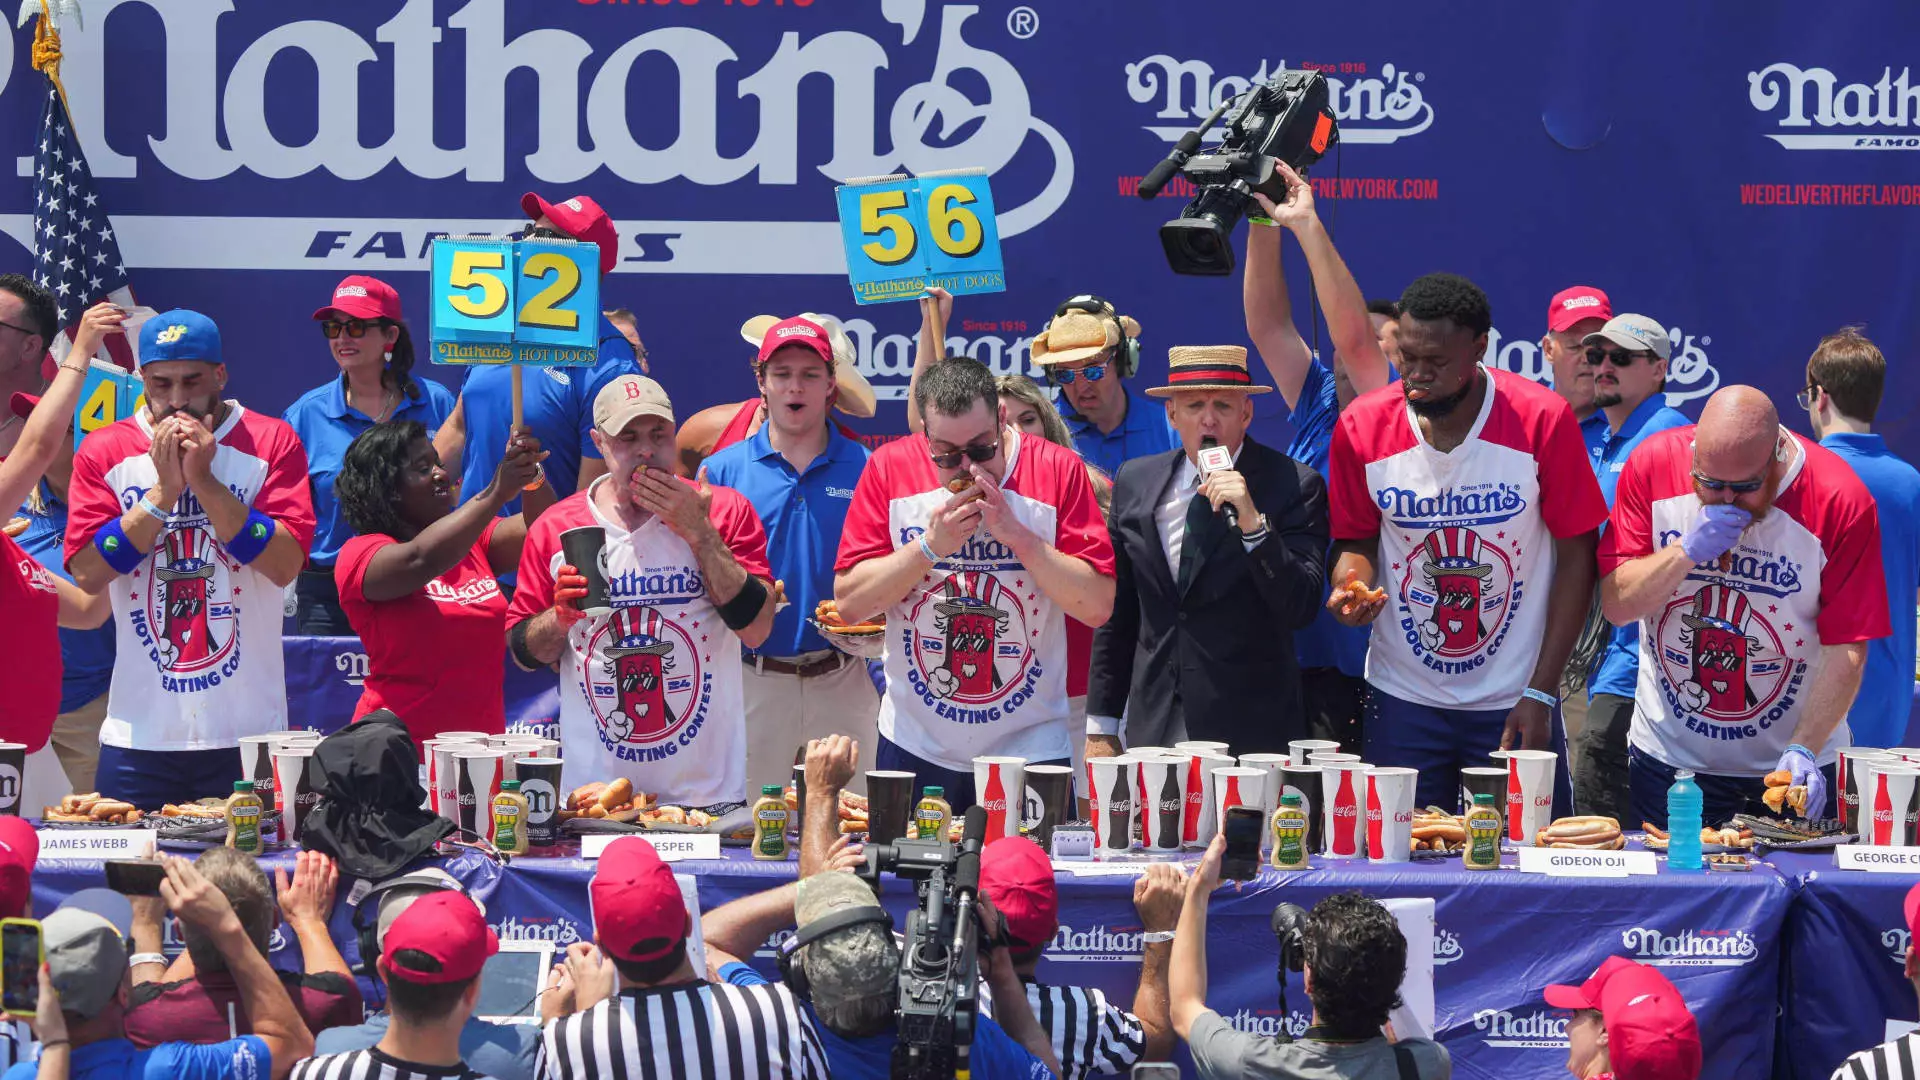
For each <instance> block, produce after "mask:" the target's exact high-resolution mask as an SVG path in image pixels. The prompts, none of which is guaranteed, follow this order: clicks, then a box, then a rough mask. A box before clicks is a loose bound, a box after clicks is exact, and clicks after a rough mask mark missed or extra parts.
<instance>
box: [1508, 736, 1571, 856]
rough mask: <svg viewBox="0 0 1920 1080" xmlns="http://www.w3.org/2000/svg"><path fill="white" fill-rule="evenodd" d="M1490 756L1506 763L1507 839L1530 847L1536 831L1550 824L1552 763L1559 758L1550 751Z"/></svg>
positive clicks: (1532, 845) (1523, 751)
mask: <svg viewBox="0 0 1920 1080" xmlns="http://www.w3.org/2000/svg"><path fill="white" fill-rule="evenodd" d="M1492 756H1493V757H1495V758H1499V759H1502V760H1504V761H1505V762H1506V763H1507V839H1508V840H1509V841H1511V842H1512V843H1515V844H1518V845H1520V846H1521V847H1534V846H1536V845H1535V843H1534V839H1535V837H1537V836H1538V835H1539V833H1540V830H1541V829H1544V828H1546V827H1547V826H1548V825H1551V824H1553V764H1554V762H1555V761H1558V760H1559V758H1560V755H1558V754H1556V753H1554V752H1553V751H1551V750H1495V751H1494V752H1493V755H1492Z"/></svg>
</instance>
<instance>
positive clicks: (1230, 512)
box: [1087, 345, 1328, 758]
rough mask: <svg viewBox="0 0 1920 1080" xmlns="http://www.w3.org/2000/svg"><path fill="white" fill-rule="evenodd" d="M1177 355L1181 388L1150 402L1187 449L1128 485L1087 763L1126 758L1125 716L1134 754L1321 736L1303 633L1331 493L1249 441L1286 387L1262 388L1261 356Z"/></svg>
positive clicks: (1140, 471) (1144, 464)
mask: <svg viewBox="0 0 1920 1080" xmlns="http://www.w3.org/2000/svg"><path fill="white" fill-rule="evenodd" d="M1168 358H1169V364H1168V369H1169V370H1168V376H1167V385H1166V386H1159V387H1154V388H1152V389H1150V390H1148V391H1147V393H1148V394H1149V395H1151V396H1153V397H1157V398H1165V399H1167V415H1168V417H1169V418H1170V419H1171V420H1172V422H1173V426H1174V429H1175V430H1176V431H1177V432H1178V433H1179V436H1180V444H1181V445H1180V448H1179V449H1176V450H1171V451H1168V452H1166V453H1163V454H1154V455H1152V456H1149V457H1142V458H1135V459H1134V460H1132V461H1129V462H1127V463H1126V465H1125V466H1124V467H1122V468H1121V470H1120V475H1119V476H1116V477H1115V478H1114V482H1113V509H1112V512H1111V514H1110V516H1109V518H1108V530H1109V531H1110V532H1111V533H1112V534H1113V549H1114V568H1115V595H1116V601H1115V603H1114V608H1113V617H1112V618H1111V619H1109V620H1108V621H1107V624H1106V625H1105V626H1102V627H1101V628H1100V629H1099V631H1098V632H1096V633H1095V635H1094V639H1093V671H1092V675H1091V680H1090V685H1089V687H1088V694H1087V756H1088V757H1090V758H1092V757H1104V756H1108V755H1111V754H1117V753H1119V752H1121V734H1122V733H1121V721H1122V718H1123V717H1124V718H1125V728H1126V730H1125V741H1126V743H1127V744H1128V745H1133V746H1171V745H1172V744H1173V743H1175V742H1178V741H1182V740H1187V739H1214V740H1219V741H1222V742H1226V743H1229V744H1231V745H1232V747H1233V752H1234V753H1247V752H1254V751H1264V752H1283V751H1285V750H1286V749H1287V740H1288V739H1291V738H1300V737H1302V736H1303V734H1304V729H1305V725H1304V720H1303V715H1302V712H1301V698H1300V670H1299V665H1298V664H1297V663H1296V662H1295V659H1294V651H1293V631H1295V630H1298V629H1301V628H1302V627H1305V626H1306V625H1307V624H1309V623H1311V622H1312V621H1313V618H1314V616H1315V614H1317V613H1318V611H1319V609H1320V601H1321V597H1322V596H1324V595H1325V593H1326V573H1327V567H1326V551H1327V530H1328V523H1327V493H1326V486H1325V484H1324V483H1323V482H1322V481H1321V479H1320V475H1319V474H1318V473H1316V472H1314V471H1313V470H1312V469H1310V468H1308V467H1307V466H1305V465H1302V464H1301V463H1300V462H1298V461H1295V460H1294V459H1292V458H1290V457H1287V456H1286V455H1285V454H1282V453H1280V452H1279V451H1277V450H1274V449H1271V448H1269V447H1265V446H1262V445H1260V444H1259V443H1257V442H1254V441H1253V440H1252V439H1249V438H1247V437H1246V432H1247V424H1248V423H1249V422H1250V421H1251V420H1252V419H1253V403H1252V401H1251V397H1252V395H1254V394H1264V393H1267V392H1269V391H1271V390H1272V389H1273V388H1272V387H1269V386H1255V385H1254V384H1253V381H1252V379H1251V378H1250V377H1249V375H1248V373H1247V350H1245V349H1243V348H1240V347H1238V346H1227V345H1209V346H1182V347H1176V348H1174V349H1172V350H1170V351H1169V353H1168ZM1212 444H1217V447H1218V449H1211V452H1210V453H1207V454H1203V453H1202V451H1203V450H1206V449H1210V448H1211V446H1212ZM1223 450H1224V451H1225V453H1226V454H1228V455H1231V458H1232V460H1231V463H1230V464H1227V463H1224V462H1221V461H1220V460H1218V459H1219V458H1220V456H1221V451H1223ZM1207 458H1211V459H1214V460H1211V461H1208V460H1205V459H1207ZM1209 465H1211V466H1213V467H1207V466H1209ZM1223 465H1224V466H1225V467H1222V466H1223Z"/></svg>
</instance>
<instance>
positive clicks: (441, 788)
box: [429, 738, 486, 825]
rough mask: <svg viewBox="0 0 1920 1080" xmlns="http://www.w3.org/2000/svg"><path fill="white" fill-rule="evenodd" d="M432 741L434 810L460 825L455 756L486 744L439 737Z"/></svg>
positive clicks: (457, 773) (480, 748)
mask: <svg viewBox="0 0 1920 1080" xmlns="http://www.w3.org/2000/svg"><path fill="white" fill-rule="evenodd" d="M432 741H433V750H432V754H433V765H432V766H431V768H430V770H429V772H430V775H431V777H432V779H433V812H434V813H436V814H439V815H440V816H441V817H443V818H446V819H447V820H448V821H451V822H453V823H454V824H455V825H458V824H460V784H459V772H458V769H457V768H456V766H455V765H454V760H453V756H454V755H455V754H457V753H459V752H460V751H462V750H485V749H486V745H485V744H483V743H477V742H469V741H467V740H464V739H448V738H438V739H434V740H432Z"/></svg>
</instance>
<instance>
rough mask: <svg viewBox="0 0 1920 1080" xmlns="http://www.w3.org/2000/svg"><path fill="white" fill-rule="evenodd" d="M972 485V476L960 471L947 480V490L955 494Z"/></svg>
mask: <svg viewBox="0 0 1920 1080" xmlns="http://www.w3.org/2000/svg"><path fill="white" fill-rule="evenodd" d="M972 486H973V477H971V476H968V475H966V474H965V473H961V474H960V475H959V476H956V477H954V478H953V479H951V480H949V481H947V490H948V491H951V492H953V493H954V494H955V495H958V494H960V493H961V492H963V491H965V490H967V489H968V488H970V487H972Z"/></svg>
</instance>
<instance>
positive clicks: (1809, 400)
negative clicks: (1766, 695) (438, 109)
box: [0, 324, 1820, 409]
mask: <svg viewBox="0 0 1920 1080" xmlns="http://www.w3.org/2000/svg"><path fill="white" fill-rule="evenodd" d="M0 325H4V324H0ZM1818 389H1820V384H1819V383H1817V382H1814V381H1813V380H1812V379H1808V380H1807V388H1806V389H1804V390H1802V391H1800V392H1799V393H1797V394H1795V395H1793V403H1794V404H1795V405H1798V406H1800V407H1801V408H1802V409H1811V408H1813V392H1814V391H1815V390H1818Z"/></svg>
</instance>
